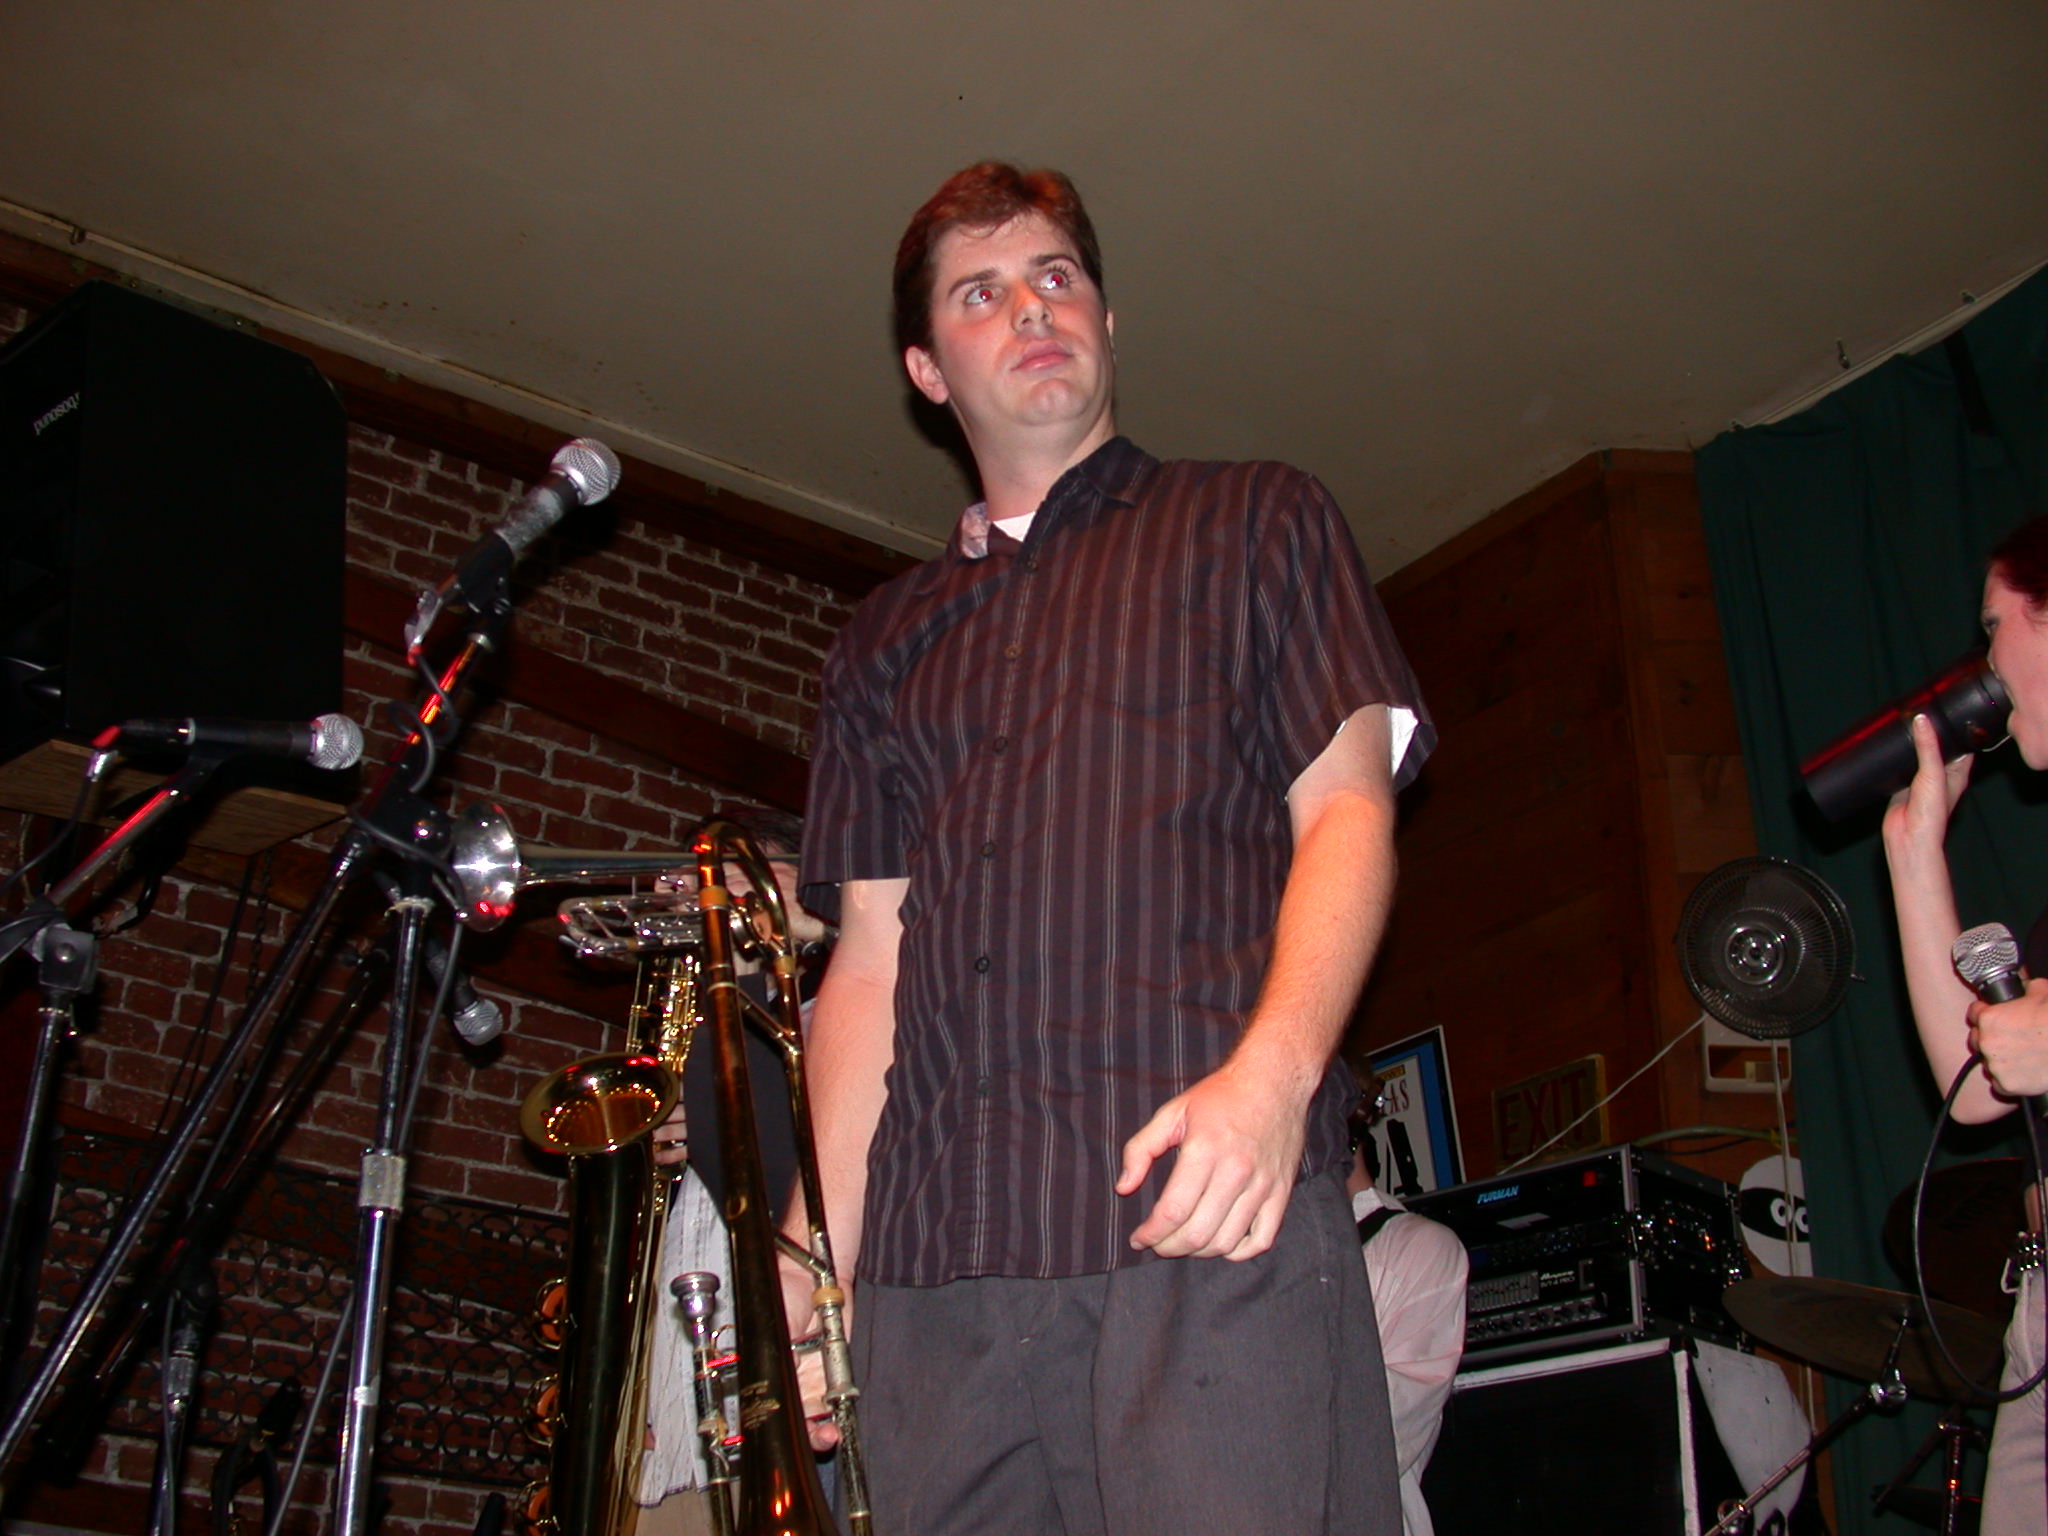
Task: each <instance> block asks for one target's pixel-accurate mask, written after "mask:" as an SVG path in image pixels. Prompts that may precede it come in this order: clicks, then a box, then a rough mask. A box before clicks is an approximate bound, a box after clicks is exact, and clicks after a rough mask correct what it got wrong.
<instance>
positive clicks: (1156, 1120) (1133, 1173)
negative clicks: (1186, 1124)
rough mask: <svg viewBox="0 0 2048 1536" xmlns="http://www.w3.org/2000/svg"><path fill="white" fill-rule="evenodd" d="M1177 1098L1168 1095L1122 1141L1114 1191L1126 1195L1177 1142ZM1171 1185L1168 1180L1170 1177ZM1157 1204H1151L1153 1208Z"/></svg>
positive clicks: (1178, 1109)
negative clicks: (1152, 1112) (1120, 1162)
mask: <svg viewBox="0 0 2048 1536" xmlns="http://www.w3.org/2000/svg"><path fill="white" fill-rule="evenodd" d="M1179 1106H1180V1100H1179V1099H1177V1098H1176V1099H1169V1100H1167V1101H1166V1103H1164V1104H1162V1105H1160V1106H1159V1109H1158V1112H1157V1113H1155V1114H1154V1115H1153V1116H1152V1118H1151V1119H1150V1120H1147V1121H1146V1122H1145V1123H1144V1124H1143V1125H1141V1126H1139V1127H1138V1131H1137V1134H1136V1135H1134V1136H1132V1137H1131V1139H1130V1140H1129V1141H1127V1142H1125V1143H1124V1162H1123V1168H1122V1170H1121V1171H1120V1172H1119V1173H1118V1175H1117V1180H1116V1192H1117V1193H1118V1194H1120V1195H1128V1194H1130V1193H1131V1192H1132V1191H1133V1190H1135V1189H1136V1188H1137V1187H1138V1186H1139V1185H1140V1184H1142V1183H1144V1182H1145V1175H1146V1174H1148V1173H1150V1172H1151V1171H1152V1165H1153V1164H1154V1163H1155V1162H1157V1161H1158V1160H1159V1159H1160V1158H1162V1157H1164V1156H1165V1155H1166V1154H1167V1153H1168V1152H1171V1151H1172V1150H1173V1149H1174V1148H1175V1147H1176V1146H1178V1145H1179V1144H1180V1138H1181V1130H1182V1127H1181V1119H1180V1108H1179ZM1169 1187H1171V1181H1169ZM1157 1208H1158V1207H1156V1206H1155V1207H1154V1209H1155V1210H1156V1209H1157Z"/></svg>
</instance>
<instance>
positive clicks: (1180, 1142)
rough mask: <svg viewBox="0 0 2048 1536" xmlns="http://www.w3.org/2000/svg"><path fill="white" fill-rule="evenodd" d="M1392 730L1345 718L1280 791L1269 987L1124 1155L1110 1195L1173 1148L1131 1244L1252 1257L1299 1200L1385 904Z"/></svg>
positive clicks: (1129, 1187) (1364, 714)
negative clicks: (1317, 1121)
mask: <svg viewBox="0 0 2048 1536" xmlns="http://www.w3.org/2000/svg"><path fill="white" fill-rule="evenodd" d="M1390 739H1391V726H1390V723H1389V720H1388V713H1387V709H1386V707H1385V706H1384V705H1374V706H1372V707H1370V708H1367V709H1362V710H1360V711H1358V712H1357V713H1356V714H1354V715H1352V716H1351V718H1350V720H1349V721H1348V722H1346V724H1345V726H1344V728H1343V729H1342V730H1341V731H1339V732H1338V733H1337V735H1336V736H1335V738H1334V739H1333V740H1332V741H1331V742H1330V745H1329V746H1328V747H1326V748H1325V749H1324V750H1323V752H1322V754H1321V755H1320V756H1319V757H1317V758H1316V760H1315V761H1314V762H1313V763H1311V764H1309V766H1308V767H1307V768H1305V769H1304V770H1303V771H1302V773H1301V776H1300V777H1299V778H1297V779H1296V780H1295V781H1294V783H1293V785H1292V786H1291V787H1290V788H1289V790H1288V794H1287V805H1288V814H1289V817H1290V820H1291V822H1292V825H1293V832H1294V857H1293V862H1292V863H1291V865H1290V866H1289V868H1288V874H1287V884H1286V887H1285V890H1284V891H1283V893H1282V895H1281V899H1280V913H1279V918H1278V921H1277V923H1276V924H1275V927H1274V932H1273V956H1272V960H1271V962H1270V963H1269V965H1268V966H1267V970H1266V978H1265V983H1264V985H1263V986H1262V987H1261V989H1260V992H1259V1000H1258V1003H1257V1004H1256V1005H1255V1006H1254V1008H1253V1009H1252V1015H1251V1018H1250V1020H1249V1021H1248V1022H1247V1024H1246V1026H1245V1032H1244V1036H1243V1038H1242V1039H1241V1040H1239V1042H1238V1045H1237V1049H1236V1050H1234V1051H1232V1052H1231V1054H1230V1058H1229V1059H1228V1060H1227V1061H1225V1062H1224V1064H1223V1065H1222V1066H1221V1067H1219V1068H1217V1069H1216V1071H1214V1072H1212V1073H1210V1074H1209V1076H1207V1077H1205V1078H1203V1079H1202V1080H1201V1081H1200V1082H1198V1083H1196V1084H1195V1085H1194V1086H1193V1087H1191V1088H1189V1089H1188V1090H1187V1091H1186V1092H1185V1093H1181V1094H1178V1095H1176V1096H1175V1097H1174V1098H1172V1099H1169V1100H1168V1101H1167V1102H1166V1103H1165V1104H1164V1105H1162V1106H1161V1107H1160V1109H1159V1111H1158V1113H1157V1114H1155V1115H1154V1116H1153V1117H1152V1119H1151V1120H1150V1121H1148V1122H1147V1123H1146V1125H1145V1126H1144V1128H1143V1129H1141V1130H1140V1131H1139V1132H1138V1133H1137V1135H1135V1136H1133V1137H1132V1138H1131V1139H1130V1140H1129V1141H1128V1142H1126V1143H1125V1145H1124V1162H1123V1174H1122V1177H1121V1178H1119V1179H1118V1180H1117V1186H1116V1187H1117V1192H1118V1193H1119V1194H1125V1195H1128V1194H1130V1193H1132V1192H1133V1191H1135V1190H1136V1189H1137V1188H1138V1187H1139V1185H1140V1184H1141V1183H1143V1182H1144V1179H1145V1175H1146V1173H1147V1171H1148V1170H1149V1169H1150V1168H1151V1166H1152V1164H1153V1162H1154V1161H1155V1160H1156V1159H1158V1158H1160V1157H1162V1156H1164V1155H1165V1154H1166V1153H1167V1152H1168V1151H1170V1150H1172V1149H1174V1148H1178V1149H1179V1153H1178V1156H1177V1157H1176V1159H1175V1162H1174V1169H1173V1173H1172V1175H1171V1177H1169V1178H1168V1179H1167V1181H1166V1187H1165V1189H1164V1190H1162V1191H1161V1193H1160V1197H1159V1201H1158V1203H1157V1204H1156V1205H1155V1206H1154V1207H1153V1208H1152V1210H1151V1211H1150V1212H1149V1213H1148V1214H1147V1215H1146V1217H1145V1219H1144V1221H1143V1222H1142V1223H1140V1225H1139V1226H1138V1227H1137V1229H1136V1230H1135V1231H1133V1232H1132V1233H1131V1246H1132V1247H1134V1248H1150V1249H1152V1250H1153V1251H1154V1252H1155V1253H1158V1254H1160V1255H1162V1256H1164V1257H1168V1258H1177V1257H1181V1256H1185V1255H1193V1256H1196V1257H1201V1258H1210V1257H1216V1256H1219V1255H1220V1256H1224V1257H1228V1258H1233V1259H1249V1258H1252V1257H1254V1256H1256V1255H1258V1254H1261V1253H1264V1252H1265V1251H1266V1250H1267V1249H1268V1248H1270V1247H1271V1246H1272V1243H1273V1238H1274V1236H1275V1235H1276V1234H1277V1233H1278V1232H1279V1230H1280V1221H1281V1218H1282V1217H1283V1216H1284V1215H1285V1214H1286V1211H1287V1202H1288V1200H1289V1199H1290V1198H1291V1197H1292V1195H1293V1192H1294V1178H1295V1173H1296V1171H1297V1169H1298V1168H1299V1166H1300V1162H1301V1147H1302V1139H1303V1135H1304V1132H1305V1128H1306V1121H1307V1114H1308V1105H1309V1101H1310V1099H1311V1098H1312V1097H1313V1096H1314V1094H1315V1091H1316V1086H1317V1084H1318V1083H1320V1082H1321V1081H1322V1076H1323V1073H1324V1071H1325V1069H1326V1068H1327V1067H1328V1065H1329V1061H1330V1056H1331V1054H1332V1053H1333V1052H1334V1051H1335V1050H1336V1048H1337V1042H1338V1040H1339V1039H1340V1038H1341V1037H1342V1035H1343V1032H1344V1026H1345V1024H1346V1022H1347V1021H1348V1020H1349V1018H1350V1016H1351V1009H1352V1007H1353V1005H1354V1004H1355V1003H1356V1002H1357V999H1358V992H1359V988H1360V987H1361V986H1363V985H1364V982H1365V977H1366V973H1367V971H1368V970H1369V969H1370V968H1371V965H1372V957H1373V955H1374V953H1375V952H1376V951H1377V950H1378V948H1379V942H1380V936H1381V934H1382V933H1383V932H1384V931H1385V929H1386V922H1387V912H1388V909H1389V908H1390V907H1391V906H1392V904H1393V895H1394V785H1393V771H1392V766H1391V764H1390V762H1389V755H1390V751H1391V748H1390Z"/></svg>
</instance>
